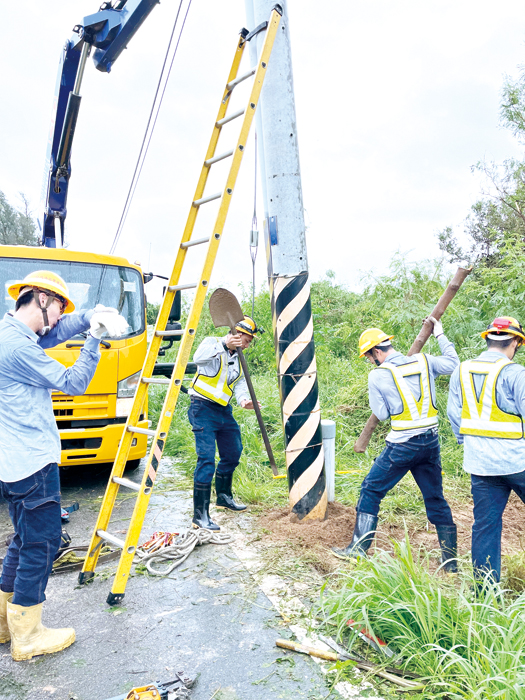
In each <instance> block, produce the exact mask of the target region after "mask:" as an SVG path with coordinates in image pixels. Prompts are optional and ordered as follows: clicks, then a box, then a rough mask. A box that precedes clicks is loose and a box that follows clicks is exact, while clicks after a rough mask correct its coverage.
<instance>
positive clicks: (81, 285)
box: [0, 258, 145, 338]
mask: <svg viewBox="0 0 525 700" xmlns="http://www.w3.org/2000/svg"><path fill="white" fill-rule="evenodd" d="M37 270H51V271H53V272H56V273H57V274H59V275H60V276H61V277H62V278H63V279H64V280H65V282H66V284H67V286H68V288H69V293H70V294H71V298H72V300H73V302H74V304H75V307H76V309H75V311H84V310H86V309H92V308H94V307H95V306H96V305H97V304H103V305H104V306H111V307H113V308H114V309H118V310H119V312H120V313H121V314H122V316H124V318H125V319H126V320H127V322H128V324H129V325H128V331H127V333H126V334H125V337H128V338H129V337H130V336H133V335H138V334H139V333H142V332H143V331H144V328H145V326H144V323H145V321H144V289H143V283H142V276H141V275H140V274H139V272H137V270H134V269H133V268H129V267H119V266H117V265H98V264H95V263H81V262H65V261H63V260H36V259H27V258H25V259H24V258H0V285H1V287H0V289H1V288H3V290H4V293H3V294H2V295H1V297H0V319H1V318H3V316H4V314H5V313H6V311H10V310H13V309H14V308H15V302H14V300H13V299H11V297H10V296H9V294H8V293H7V289H8V287H9V286H10V285H11V284H14V283H15V282H18V281H19V280H23V279H24V277H25V276H26V275H28V274H29V273H30V272H35V271H37Z"/></svg>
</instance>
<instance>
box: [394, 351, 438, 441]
mask: <svg viewBox="0 0 525 700" xmlns="http://www.w3.org/2000/svg"><path fill="white" fill-rule="evenodd" d="M381 369H387V370H389V371H390V372H391V373H392V377H393V379H394V382H395V384H396V387H397V390H398V391H399V395H400V397H401V401H402V403H403V409H402V411H401V413H397V414H394V415H391V416H390V420H391V427H392V430H414V429H415V428H432V427H433V426H437V424H438V419H437V414H438V411H437V408H436V407H435V406H434V404H433V403H432V393H431V391H430V375H429V370H428V360H427V358H426V357H425V355H423V354H417V355H413V356H412V357H411V362H407V363H406V364H404V365H393V364H391V363H390V362H383V364H382V365H381ZM414 375H419V377H420V385H421V396H420V398H419V400H417V401H416V398H415V397H414V395H413V393H412V391H411V390H410V386H409V385H408V382H407V381H406V377H410V376H414Z"/></svg>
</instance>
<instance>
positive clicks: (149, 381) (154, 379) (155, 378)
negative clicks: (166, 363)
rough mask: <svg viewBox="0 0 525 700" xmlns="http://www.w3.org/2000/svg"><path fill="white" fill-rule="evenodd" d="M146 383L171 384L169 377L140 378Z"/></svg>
mask: <svg viewBox="0 0 525 700" xmlns="http://www.w3.org/2000/svg"><path fill="white" fill-rule="evenodd" d="M140 381H141V382H143V383H144V384H169V383H170V380H169V379H157V377H142V379H141V380H140Z"/></svg>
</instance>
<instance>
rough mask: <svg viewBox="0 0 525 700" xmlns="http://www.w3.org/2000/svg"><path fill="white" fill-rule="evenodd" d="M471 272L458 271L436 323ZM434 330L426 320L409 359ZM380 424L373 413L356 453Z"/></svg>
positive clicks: (440, 304) (436, 311) (440, 305)
mask: <svg viewBox="0 0 525 700" xmlns="http://www.w3.org/2000/svg"><path fill="white" fill-rule="evenodd" d="M471 272H472V268H471V267H469V268H464V267H458V269H457V270H456V274H455V275H454V277H453V278H452V279H451V281H450V283H449V285H448V287H447V288H446V289H445V291H444V292H443V294H442V295H441V297H440V299H439V301H438V303H437V304H436V305H435V306H434V308H433V310H432V313H431V314H430V316H432V317H433V318H435V319H436V321H439V320H440V319H441V317H442V316H443V314H444V313H445V311H446V309H447V306H448V305H449V304H450V302H451V301H452V299H453V298H454V297H455V296H456V294H457V292H458V289H459V288H460V287H461V285H462V284H463V282H464V281H465V280H466V278H467V277H468V275H470V273H471ZM433 328H434V324H433V323H432V321H429V320H428V319H425V321H424V322H423V326H422V328H421V330H420V331H419V334H418V336H417V338H416V339H415V340H414V342H413V343H412V346H411V348H410V350H409V351H408V352H407V357H410V355H416V354H417V353H418V352H421V350H422V348H423V346H424V344H425V343H426V342H427V340H428V339H429V338H430V336H431V335H432V330H433ZM380 422H381V421H380V420H379V418H377V417H376V416H375V415H374V414H373V413H372V415H371V416H370V418H369V419H368V420H367V421H366V424H365V427H364V428H363V430H362V432H361V435H360V436H359V437H358V438H357V440H356V442H355V444H354V452H358V453H362V452H365V451H366V448H367V447H368V443H369V442H370V438H371V437H372V435H373V432H374V430H375V429H376V428H377V426H378V425H379V423H380Z"/></svg>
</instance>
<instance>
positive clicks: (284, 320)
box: [245, 0, 327, 519]
mask: <svg viewBox="0 0 525 700" xmlns="http://www.w3.org/2000/svg"><path fill="white" fill-rule="evenodd" d="M245 3H246V15H247V26H248V29H250V30H251V29H254V28H255V27H257V26H258V25H259V24H261V23H262V22H264V21H266V20H267V19H268V17H269V16H270V12H271V10H272V8H273V7H274V5H275V0H245ZM279 4H280V5H281V7H282V9H283V18H282V20H281V24H280V27H279V32H278V35H277V37H276V39H275V44H274V47H273V51H272V56H271V59H270V61H269V64H268V74H267V76H266V80H265V84H264V87H263V91H262V94H261V100H260V102H259V109H258V112H257V140H258V142H259V162H260V164H261V165H260V167H261V179H262V182H263V198H264V203H265V226H264V229H265V230H264V233H265V243H266V258H267V261H268V280H269V284H270V293H271V299H272V313H273V328H274V338H275V349H276V358H277V367H278V375H279V387H280V394H281V408H282V417H283V423H284V436H285V445H286V466H287V469H288V486H289V489H290V507H291V509H292V512H294V513H296V514H297V516H298V517H299V518H300V519H314V518H319V519H323V518H324V517H325V516H326V506H327V493H326V483H325V474H324V453H323V442H322V436H321V411H320V407H319V395H318V386H317V367H316V362H315V346H314V339H313V323H312V310H311V303H310V284H309V282H308V262H307V256H306V239H305V226H304V214H303V195H302V189H301V171H300V167H299V149H298V145H297V128H296V121H295V100H294V90H293V74H292V57H291V50H290V36H289V29H288V12H287V6H286V1H285V0H281V1H280V2H279ZM262 36H263V35H262V34H259V36H258V37H257V39H258V41H261V39H262ZM252 44H254V42H251V43H250V51H251V58H252V65H253V64H254V63H255V58H254V57H255V56H256V47H255V45H252ZM259 48H260V47H259Z"/></svg>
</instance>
